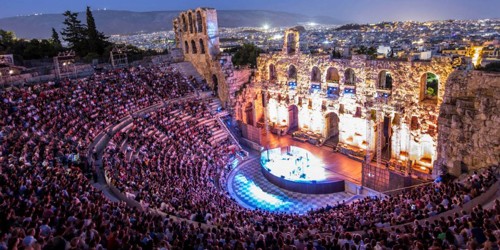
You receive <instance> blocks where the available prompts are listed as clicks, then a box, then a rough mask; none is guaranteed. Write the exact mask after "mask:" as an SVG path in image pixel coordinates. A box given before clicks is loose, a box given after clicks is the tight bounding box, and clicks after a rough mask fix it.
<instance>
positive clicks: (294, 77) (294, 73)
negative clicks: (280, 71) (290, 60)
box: [287, 65, 297, 81]
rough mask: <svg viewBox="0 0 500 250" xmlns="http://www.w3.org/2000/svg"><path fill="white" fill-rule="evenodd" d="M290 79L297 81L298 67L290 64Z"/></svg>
mask: <svg viewBox="0 0 500 250" xmlns="http://www.w3.org/2000/svg"><path fill="white" fill-rule="evenodd" d="M287 75H288V79H289V81H292V80H294V81H297V68H295V66H293V65H290V67H288V74H287Z"/></svg>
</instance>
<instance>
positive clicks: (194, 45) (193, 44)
mask: <svg viewBox="0 0 500 250" xmlns="http://www.w3.org/2000/svg"><path fill="white" fill-rule="evenodd" d="M191 51H193V54H196V53H198V49H196V43H195V42H194V40H191Z"/></svg>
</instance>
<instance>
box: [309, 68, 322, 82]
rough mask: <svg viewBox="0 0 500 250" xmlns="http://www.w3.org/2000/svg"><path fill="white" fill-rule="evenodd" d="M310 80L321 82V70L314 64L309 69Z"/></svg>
mask: <svg viewBox="0 0 500 250" xmlns="http://www.w3.org/2000/svg"><path fill="white" fill-rule="evenodd" d="M311 82H321V71H319V68H318V67H316V66H314V67H313V68H312V70H311Z"/></svg>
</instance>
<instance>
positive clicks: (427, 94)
mask: <svg viewBox="0 0 500 250" xmlns="http://www.w3.org/2000/svg"><path fill="white" fill-rule="evenodd" d="M438 93H439V78H438V77H437V75H436V74H434V73H431V72H426V73H424V74H422V76H421V77H420V101H425V102H429V103H433V104H437V100H438Z"/></svg>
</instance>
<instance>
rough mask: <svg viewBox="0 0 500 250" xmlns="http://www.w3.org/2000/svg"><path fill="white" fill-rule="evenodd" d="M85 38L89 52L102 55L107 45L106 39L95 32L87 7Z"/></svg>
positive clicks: (90, 13) (95, 28)
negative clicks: (86, 38)
mask: <svg viewBox="0 0 500 250" xmlns="http://www.w3.org/2000/svg"><path fill="white" fill-rule="evenodd" d="M87 36H88V45H89V52H90V53H92V52H93V53H96V54H99V55H102V53H103V52H104V49H105V48H106V46H107V45H108V43H107V41H106V39H107V38H106V36H105V35H104V34H103V33H102V32H99V31H98V30H97V27H96V24H95V20H94V16H93V15H92V11H91V10H90V7H89V6H87Z"/></svg>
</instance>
